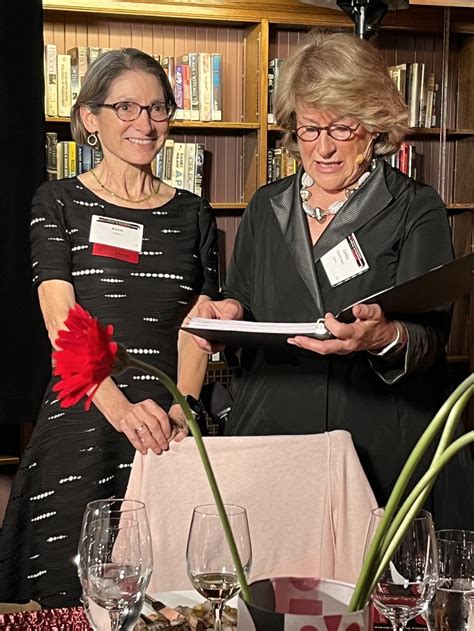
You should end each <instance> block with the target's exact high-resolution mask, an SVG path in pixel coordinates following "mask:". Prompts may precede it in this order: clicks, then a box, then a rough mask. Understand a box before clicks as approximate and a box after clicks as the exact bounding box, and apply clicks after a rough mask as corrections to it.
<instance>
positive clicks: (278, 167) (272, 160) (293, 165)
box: [267, 147, 298, 183]
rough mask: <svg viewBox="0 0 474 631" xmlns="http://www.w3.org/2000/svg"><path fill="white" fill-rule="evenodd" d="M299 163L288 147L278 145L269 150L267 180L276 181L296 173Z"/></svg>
mask: <svg viewBox="0 0 474 631" xmlns="http://www.w3.org/2000/svg"><path fill="white" fill-rule="evenodd" d="M297 168H298V163H297V161H296V160H295V158H293V157H292V156H291V155H290V153H289V152H288V150H287V149H284V148H283V147H276V148H275V149H269V150H268V151H267V182H268V183H270V182H274V181H275V180H279V179H280V178H282V177H286V176H287V175H293V173H296V170H297Z"/></svg>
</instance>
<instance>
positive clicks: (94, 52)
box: [87, 46, 100, 67]
mask: <svg viewBox="0 0 474 631" xmlns="http://www.w3.org/2000/svg"><path fill="white" fill-rule="evenodd" d="M99 56H100V48H99V47H98V46H89V47H88V48H87V67H89V66H91V65H92V64H93V63H94V61H95V60H96V59H97V57H99Z"/></svg>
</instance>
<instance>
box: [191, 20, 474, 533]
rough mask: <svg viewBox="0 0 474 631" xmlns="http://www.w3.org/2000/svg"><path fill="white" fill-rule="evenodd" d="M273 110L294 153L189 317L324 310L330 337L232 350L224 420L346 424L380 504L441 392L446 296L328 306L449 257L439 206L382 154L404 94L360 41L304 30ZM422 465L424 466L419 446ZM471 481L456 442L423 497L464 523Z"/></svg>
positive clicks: (296, 316)
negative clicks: (434, 305) (403, 303)
mask: <svg viewBox="0 0 474 631" xmlns="http://www.w3.org/2000/svg"><path fill="white" fill-rule="evenodd" d="M274 110H275V116H276V122H277V123H278V125H279V126H280V127H281V128H282V129H283V130H284V134H283V140H282V142H283V144H284V146H285V147H286V148H287V149H288V150H289V151H291V152H292V153H293V154H294V155H295V156H297V157H298V158H299V159H300V160H301V166H300V168H299V169H298V172H297V173H296V174H295V175H292V176H290V177H287V178H283V179H281V180H278V181H276V182H273V183H271V184H269V185H268V186H264V187H262V188H261V189H260V190H258V191H257V192H256V194H255V195H254V196H253V198H252V200H251V201H250V203H249V205H248V208H247V209H246V211H245V214H244V216H243V219H242V222H241V224H240V227H239V232H238V234H237V239H236V243H235V248H234V254H233V259H232V262H231V265H230V266H229V270H228V273H227V275H226V282H225V287H224V295H225V297H226V300H224V301H218V302H213V301H208V302H206V303H205V304H203V305H201V307H200V310H199V315H200V316H203V317H210V318H225V319H246V320H257V321H267V322H272V321H281V322H315V321H316V320H317V319H318V318H325V322H326V326H327V328H328V329H329V330H330V332H331V333H332V334H333V336H334V339H330V340H317V339H312V338H310V337H304V336H297V337H294V338H290V339H288V343H287V344H286V345H285V346H282V347H278V348H259V349H243V351H242V353H241V357H240V369H239V370H238V371H236V374H235V376H234V377H233V381H232V386H233V394H234V405H233V408H232V412H231V414H230V417H229V421H228V423H227V425H226V431H227V433H228V434H230V435H260V434H313V433H319V432H326V431H331V430H336V429H345V430H347V431H349V432H350V433H351V434H352V438H353V441H354V444H355V447H356V449H357V452H358V454H359V457H360V459H361V463H362V465H363V467H364V469H365V472H366V474H367V477H368V479H369V482H370V484H371V486H372V488H373V490H374V493H375V496H376V498H377V500H378V502H379V504H380V505H384V504H385V502H386V501H387V499H388V497H389V495H390V492H391V490H392V488H393V485H394V484H395V482H396V480H397V477H398V475H399V473H400V471H401V468H402V466H403V464H404V463H405V461H406V459H407V457H408V455H409V454H410V452H411V451H412V449H413V447H414V445H415V444H416V442H417V440H418V438H419V437H420V436H421V434H422V433H423V431H424V429H425V428H426V426H427V424H428V423H429V421H430V420H431V418H432V417H433V416H434V414H435V412H436V411H437V410H438V409H439V407H440V405H441V404H442V402H443V400H444V398H445V397H446V395H447V387H446V386H447V382H448V379H447V365H446V353H445V344H446V342H447V339H448V335H449V329H450V323H451V310H450V308H449V306H444V307H440V308H438V309H433V310H432V311H430V312H427V313H412V314H404V315H403V316H402V317H400V318H396V319H395V318H394V317H393V316H391V314H384V313H383V312H382V310H381V308H380V306H379V305H377V304H359V305H357V306H355V307H354V308H353V316H354V322H353V323H351V324H343V323H341V322H339V321H337V320H336V319H335V317H334V314H337V313H339V312H340V311H341V310H342V309H343V308H345V307H347V306H348V305H351V304H354V303H356V302H357V301H359V300H361V299H362V298H364V297H366V296H371V295H373V294H375V293H376V292H379V291H382V290H383V289H387V288H388V287H391V286H393V285H399V284H401V283H403V282H405V281H407V280H409V279H410V278H414V277H416V276H419V275H421V274H423V273H425V272H427V271H428V270H430V269H432V268H434V267H437V266H439V265H443V264H445V263H448V262H450V261H451V260H452V258H453V252H452V245H451V234H450V230H449V224H448V218H447V214H446V208H445V206H444V204H443V201H442V200H441V199H440V197H439V195H438V194H437V193H436V191H435V190H434V189H433V188H431V187H430V186H427V185H425V184H422V183H419V182H416V181H415V180H413V179H411V178H409V177H407V176H406V175H404V174H403V173H401V172H400V171H399V170H398V169H394V168H392V167H390V166H389V164H388V163H387V162H386V161H385V160H384V159H383V158H384V157H385V156H388V155H390V154H393V153H395V152H396V151H397V150H398V149H399V147H400V143H401V142H402V140H403V137H404V134H405V133H406V131H407V118H408V116H407V106H406V104H405V103H404V101H403V98H402V96H401V95H400V93H399V91H398V90H397V88H396V86H395V84H394V82H393V81H392V79H391V77H390V75H389V73H388V71H387V68H386V66H385V64H384V62H383V60H382V58H381V57H380V55H379V53H378V52H377V50H376V49H375V48H374V47H373V46H371V45H370V44H369V43H368V42H365V41H364V40H360V39H359V38H357V37H354V36H353V35H350V34H347V33H321V32H317V31H315V32H313V33H311V34H309V35H308V37H307V38H306V39H304V40H303V41H302V42H301V43H300V45H299V46H298V47H297V48H296V49H295V50H294V52H293V53H292V55H291V56H290V57H288V59H286V60H285V63H284V65H283V67H282V71H281V74H280V75H279V83H278V90H277V92H276V96H275V101H274ZM198 341H199V340H198ZM199 343H200V344H201V348H204V349H207V350H208V351H209V352H211V351H212V350H214V349H213V348H212V347H211V346H210V345H208V344H206V343H205V342H204V341H203V340H201V341H199ZM422 464H423V471H424V470H426V466H427V464H428V460H427V459H425V460H424V461H423V463H422ZM415 477H416V476H415ZM473 488H474V477H473V467H472V461H471V460H470V459H469V455H468V454H467V453H462V454H460V455H459V456H458V457H457V458H455V459H454V460H453V462H452V463H451V464H450V465H449V466H448V467H446V469H445V471H444V472H443V473H442V474H441V475H440V477H439V480H438V482H437V484H436V485H435V487H434V492H433V494H432V496H431V498H430V501H429V503H428V506H427V508H428V509H429V510H431V511H432V512H433V513H434V517H435V523H436V526H437V527H438V528H464V529H469V528H473V527H474V491H473Z"/></svg>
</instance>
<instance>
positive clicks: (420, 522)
mask: <svg viewBox="0 0 474 631" xmlns="http://www.w3.org/2000/svg"><path fill="white" fill-rule="evenodd" d="M383 512H384V509H383V508H378V509H375V510H374V511H372V514H371V519H370V523H369V530H368V535H367V545H366V552H367V550H368V547H369V544H370V541H371V540H372V536H373V535H374V533H375V530H376V529H377V527H378V525H379V523H380V520H381V518H382V516H383ZM437 562H438V561H437V549H436V537H435V532H434V527H433V520H432V518H431V514H430V513H429V512H428V511H425V510H421V511H419V513H418V514H417V515H416V517H415V518H414V519H413V520H412V522H411V523H410V525H409V527H408V530H407V531H406V533H405V535H404V537H403V539H402V541H401V542H400V544H399V546H398V548H397V549H396V550H395V552H394V553H393V555H392V557H391V559H390V561H389V563H388V565H387V567H386V569H385V571H384V573H383V574H382V576H381V577H380V578H379V580H378V582H377V585H376V587H375V589H374V591H373V593H372V597H373V602H374V605H375V607H376V608H377V610H378V611H379V612H380V613H381V614H382V615H384V616H385V617H386V618H388V620H389V621H390V623H391V624H392V628H393V630H394V631H400V630H402V629H404V628H405V626H406V624H407V622H408V620H411V619H412V618H415V617H416V616H417V615H419V614H420V613H421V612H422V611H423V609H424V608H425V607H426V606H427V604H428V602H429V601H430V600H431V598H432V596H433V594H434V590H435V586H436V579H437Z"/></svg>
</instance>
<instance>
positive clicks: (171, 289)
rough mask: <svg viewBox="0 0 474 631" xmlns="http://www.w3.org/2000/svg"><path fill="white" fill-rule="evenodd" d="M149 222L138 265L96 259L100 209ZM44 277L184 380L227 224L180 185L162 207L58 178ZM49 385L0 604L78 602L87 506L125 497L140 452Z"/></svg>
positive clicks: (9, 518)
mask: <svg viewBox="0 0 474 631" xmlns="http://www.w3.org/2000/svg"><path fill="white" fill-rule="evenodd" d="M94 214H96V215H102V216H107V217H112V218H115V219H121V220H125V221H134V222H137V223H142V224H143V226H144V232H143V235H144V237H143V246H142V252H141V254H140V258H139V262H138V263H137V264H133V263H128V262H125V261H121V260H117V259H115V258H105V257H102V256H93V255H92V247H91V244H90V243H89V231H90V225H91V218H92V215H94ZM31 238H32V265H33V273H34V283H35V284H36V285H38V284H39V283H41V282H42V281H44V280H49V279H59V280H64V281H67V282H69V283H72V285H73V286H74V291H75V295H76V299H77V302H78V303H79V304H81V305H82V306H83V307H84V308H85V309H87V310H88V311H90V313H91V314H92V315H94V316H98V317H99V318H100V319H101V321H102V322H103V323H107V324H113V325H114V328H115V334H114V339H115V340H116V341H118V342H120V343H121V344H123V345H124V346H125V347H126V348H127V349H128V351H129V352H130V353H132V354H134V355H136V356H137V357H138V358H144V359H145V360H146V361H147V362H150V363H153V364H157V365H158V364H159V366H160V368H162V369H163V370H165V371H166V372H167V373H168V374H169V375H170V376H171V377H172V378H173V379H176V363H177V348H176V341H177V332H178V329H179V326H180V323H181V322H182V320H183V318H184V316H185V314H186V312H187V311H188V310H189V308H190V306H191V303H192V301H193V300H194V299H195V297H196V296H198V295H199V294H206V295H209V296H211V297H213V298H214V297H217V293H218V288H217V251H216V227H215V220H214V217H213V214H212V211H211V209H210V207H209V205H208V204H207V202H205V201H204V200H202V199H201V198H199V197H197V196H196V195H193V194H191V193H188V192H187V191H183V190H178V191H177V192H176V195H175V197H174V198H173V199H172V200H171V201H169V202H168V203H166V204H165V205H163V206H160V207H159V208H156V209H146V210H139V209H138V210H135V209H133V210H132V209H129V208H122V207H120V206H116V205H114V204H109V203H107V202H104V201H103V200H102V199H100V198H99V197H97V196H96V195H94V194H93V193H92V192H91V191H90V190H89V189H87V188H85V187H84V186H82V184H81V183H80V182H79V180H77V179H71V180H61V181H58V182H47V183H45V184H43V185H42V186H41V187H40V188H39V189H38V191H37V194H36V196H35V198H34V201H33V211H32V220H31ZM55 381H56V380H55V379H54V378H53V379H52V380H51V382H50V384H49V385H48V388H47V391H46V394H45V398H44V401H43V404H42V408H41V412H40V415H39V419H38V422H37V424H36V427H35V431H34V433H33V436H32V439H31V442H30V445H29V446H28V448H27V449H26V451H25V454H24V457H23V460H22V463H21V465H20V468H19V472H18V474H17V477H16V480H15V483H14V487H13V490H12V494H11V497H10V503H9V505H8V508H7V512H6V515H5V520H4V524H3V529H2V531H1V534H0V601H9V602H18V601H28V600H30V599H33V600H36V601H38V602H39V603H40V604H41V605H42V606H43V607H63V606H73V605H76V604H78V602H79V596H80V585H79V581H78V578H77V571H76V565H75V562H74V558H75V556H76V553H77V542H78V537H79V531H80V526H81V520H82V514H83V512H84V508H85V505H86V503H87V502H89V501H91V500H94V499H102V498H108V497H111V496H115V497H121V496H123V494H124V493H125V489H126V486H127V481H128V477H129V474H130V467H131V463H132V460H133V457H134V451H135V450H134V448H133V446H132V445H131V444H130V443H129V441H128V439H127V438H126V437H125V435H123V434H120V433H118V432H117V431H115V429H114V428H113V427H112V426H111V425H110V424H109V423H108V422H107V421H106V420H105V418H104V417H103V416H102V414H100V412H99V411H98V410H97V409H96V408H95V407H94V406H93V407H92V408H91V410H90V411H89V412H84V410H83V403H82V402H81V403H80V404H78V405H76V406H75V407H73V408H70V409H68V410H63V409H61V408H60V407H59V404H58V400H57V398H56V397H55V394H54V393H53V391H52V386H53V384H54V383H55ZM116 383H117V385H118V386H119V388H120V389H121V390H122V391H123V393H124V394H125V396H126V397H127V398H128V399H129V400H130V401H132V402H138V401H141V400H143V399H147V398H152V399H154V400H155V401H156V402H157V403H159V404H160V405H162V406H163V407H164V408H165V409H168V407H169V405H170V402H171V397H170V395H169V394H168V393H167V392H166V391H165V389H164V388H163V387H162V386H161V385H160V384H159V383H158V382H157V380H156V378H154V377H152V376H150V375H148V374H144V373H140V372H139V371H134V370H129V371H127V372H126V373H124V374H123V375H120V376H119V377H117V378H116Z"/></svg>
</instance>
